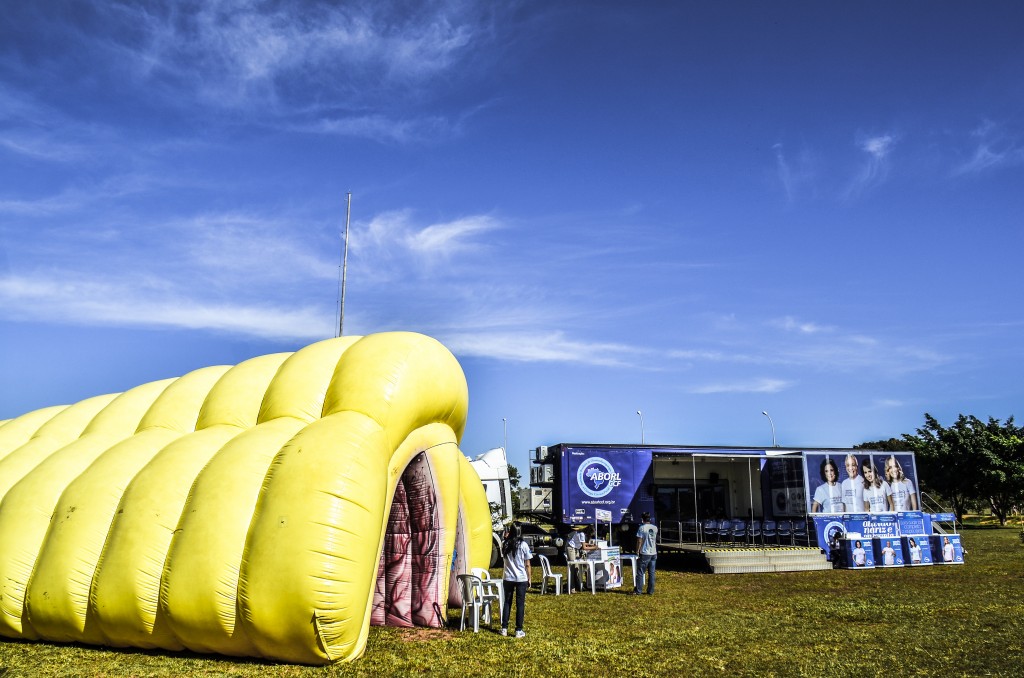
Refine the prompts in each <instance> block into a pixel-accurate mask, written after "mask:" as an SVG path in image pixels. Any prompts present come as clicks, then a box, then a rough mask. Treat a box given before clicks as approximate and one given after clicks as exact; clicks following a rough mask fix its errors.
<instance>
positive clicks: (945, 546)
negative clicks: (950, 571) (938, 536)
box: [942, 537, 954, 563]
mask: <svg viewBox="0 0 1024 678" xmlns="http://www.w3.org/2000/svg"><path fill="white" fill-rule="evenodd" d="M953 553H954V550H953V545H952V544H950V543H949V537H943V538H942V559H943V560H944V561H946V562H947V563H952V562H953Z"/></svg>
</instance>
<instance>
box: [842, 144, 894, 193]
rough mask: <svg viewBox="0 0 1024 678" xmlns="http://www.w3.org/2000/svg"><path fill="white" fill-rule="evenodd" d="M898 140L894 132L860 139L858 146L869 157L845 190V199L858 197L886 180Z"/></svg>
mask: <svg viewBox="0 0 1024 678" xmlns="http://www.w3.org/2000/svg"><path fill="white" fill-rule="evenodd" d="M896 142H897V139H896V137H895V136H894V135H892V134H879V135H875V136H868V137H865V138H863V139H861V140H860V141H858V143H857V146H858V148H860V150H861V151H862V152H863V153H865V154H866V156H867V157H866V158H865V160H864V161H863V163H862V165H861V167H860V170H859V171H858V172H857V174H856V176H855V177H854V178H853V181H852V182H850V184H849V185H848V186H847V188H846V190H845V191H844V193H843V197H844V198H845V199H849V198H853V197H856V196H858V195H860V194H861V193H863V192H864V191H866V190H868V189H870V188H874V187H875V186H877V185H879V184H881V183H882V182H884V181H885V179H886V178H887V177H888V174H889V156H890V155H891V154H892V150H893V147H894V146H895V145H896Z"/></svg>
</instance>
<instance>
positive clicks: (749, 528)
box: [743, 520, 761, 546]
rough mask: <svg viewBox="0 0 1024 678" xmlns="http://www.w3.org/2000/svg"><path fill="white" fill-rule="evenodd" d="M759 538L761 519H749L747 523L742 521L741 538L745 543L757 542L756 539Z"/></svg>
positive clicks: (752, 543)
mask: <svg viewBox="0 0 1024 678" xmlns="http://www.w3.org/2000/svg"><path fill="white" fill-rule="evenodd" d="M760 538H761V521H760V520H751V521H750V522H749V523H746V522H745V521H744V524H743V539H744V541H745V542H746V543H748V544H751V545H752V546H753V545H754V544H757V542H758V539H760Z"/></svg>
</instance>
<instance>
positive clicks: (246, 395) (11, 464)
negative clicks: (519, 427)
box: [0, 332, 491, 664]
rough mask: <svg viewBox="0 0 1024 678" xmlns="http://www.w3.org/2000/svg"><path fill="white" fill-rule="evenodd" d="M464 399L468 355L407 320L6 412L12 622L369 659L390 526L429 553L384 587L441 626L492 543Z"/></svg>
mask: <svg viewBox="0 0 1024 678" xmlns="http://www.w3.org/2000/svg"><path fill="white" fill-rule="evenodd" d="M467 406H468V393H467V388H466V380H465V376H464V375H463V373H462V369H461V368H460V367H459V365H458V363H457V361H456V360H455V358H454V357H453V356H452V355H451V353H450V352H449V351H448V350H447V349H445V348H444V347H443V346H442V345H441V344H439V343H438V342H436V341H435V340H433V339H430V338H428V337H425V336H423V335H419V334H414V333H404V332H394V333H383V334H376V335H369V336H366V337H343V338H338V339H329V340H327V341H322V342H318V343H316V344H312V345H310V346H307V347H306V348H303V349H301V350H299V351H297V352H295V353H291V354H274V355H267V356H261V357H258V358H254V359H252V360H247V361H245V362H243V363H240V364H239V365H235V366H233V367H228V366H218V367H208V368H204V369H200V370H196V371H195V372H191V373H189V374H186V375H184V376H182V377H180V378H177V379H168V380H164V381H160V382H154V383H150V384H144V385H142V386H139V387H137V388H134V389H131V390H130V391H126V392H125V393H122V394H115V395H106V396H99V397H96V398H91V399H89V400H84V401H82V402H80V403H76V404H73V405H70V406H63V407H52V408H47V409H43V410H37V411H35V412H30V413H28V414H26V415H23V416H21V417H16V418H13V419H9V420H6V421H3V422H0V635H4V636H8V637H11V638H28V639H42V640H53V641H77V642H85V643H92V644H105V645H115V646H132V647H143V648H163V649H166V650H181V649H185V648H187V649H191V650H195V651H199V652H216V653H221V654H227V655H237V656H257V657H260V656H262V657H268V658H272V659H277V660H284V661H291V662H300V663H307V664H322V663H327V662H331V661H336V660H351V659H354V658H357V657H359V656H360V655H361V654H362V653H363V651H364V649H365V647H366V639H367V635H368V631H369V625H370V620H371V612H372V610H373V609H374V605H375V604H376V605H377V606H378V608H379V607H380V606H382V605H384V604H385V602H384V601H383V600H382V595H383V594H382V591H385V590H386V589H387V587H386V586H385V584H384V582H383V579H382V577H383V575H382V573H383V572H385V571H386V568H385V564H384V559H385V557H386V556H387V554H385V553H384V550H383V549H384V546H383V545H384V543H385V540H386V538H388V536H389V535H390V534H391V533H392V531H394V532H397V533H402V534H406V533H409V534H411V535H413V536H412V537H411V538H410V539H407V540H406V541H401V540H399V541H400V543H408V544H411V545H410V546H409V547H408V550H409V552H408V553H406V554H405V556H408V558H409V559H410V562H413V563H414V564H415V567H412V568H410V569H409V572H410V573H411V575H410V577H411V578H410V581H408V582H406V583H405V584H404V585H403V586H402V587H401V588H400V589H398V588H396V589H395V590H396V591H397V590H401V591H405V590H408V591H409V592H410V593H409V594H408V597H407V599H405V600H397V601H396V600H393V598H394V597H395V596H396V595H397V594H396V593H395V591H392V590H390V589H388V596H387V601H386V604H387V605H393V606H394V607H395V609H397V610H407V609H408V610H412V613H411V616H410V618H411V623H414V624H424V625H435V626H436V625H440V624H442V623H443V622H444V610H445V606H446V605H447V604H448V603H449V602H452V603H457V589H456V588H455V587H453V586H452V581H453V579H454V575H456V574H458V573H461V572H465V571H467V570H468V569H469V568H470V567H485V566H486V564H487V562H488V558H489V554H490V548H491V546H490V525H491V519H490V511H489V508H488V505H487V499H486V496H485V495H484V491H483V487H482V485H481V483H480V480H479V478H478V477H477V476H476V473H475V472H474V471H473V469H472V467H471V466H470V465H469V463H468V461H467V460H466V458H465V457H464V456H463V455H462V453H461V452H460V451H459V448H458V442H459V439H460V437H461V435H462V431H463V428H464V426H465V422H466V411H467ZM406 487H409V488H412V490H411V492H410V493H409V495H410V496H413V497H414V501H410V500H408V499H407V498H406V497H407V493H406V490H405V488H406ZM396 492H397V493H398V494H399V495H400V496H401V497H403V499H402V501H403V502H407V504H408V506H409V507H411V508H409V509H408V511H407V513H408V514H409V516H410V517H409V520H410V521H415V522H416V524H415V525H411V526H409V529H408V530H406V527H407V526H405V525H402V524H396V523H395V520H396V518H395V516H396V515H397V516H402V515H405V514H404V513H402V511H398V512H397V513H395V514H394V515H392V513H391V511H392V502H393V500H395V497H396ZM402 507H403V509H404V508H406V504H405V503H403V504H402ZM389 516H390V521H389ZM399 555H400V556H401V555H402V554H399ZM392 574H394V573H393V572H392ZM389 586H390V584H389ZM375 596H376V603H375Z"/></svg>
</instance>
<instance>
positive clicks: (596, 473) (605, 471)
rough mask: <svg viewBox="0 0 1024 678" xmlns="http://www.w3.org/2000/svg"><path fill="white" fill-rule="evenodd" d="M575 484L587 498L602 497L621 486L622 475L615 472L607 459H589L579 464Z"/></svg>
mask: <svg viewBox="0 0 1024 678" xmlns="http://www.w3.org/2000/svg"><path fill="white" fill-rule="evenodd" d="M576 483H577V484H578V485H579V486H580V489H581V490H583V493H584V494H586V495H587V496H589V497H594V498H598V497H604V496H605V495H607V494H608V493H609V492H611V491H612V489H613V488H616V487H618V486H619V485H621V484H622V474H620V473H618V472H616V471H615V467H613V466H612V465H611V463H610V462H609V461H608V460H607V459H603V458H601V457H590V458H588V459H586V460H584V461H583V463H582V464H580V467H579V470H578V471H577V472H576Z"/></svg>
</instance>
